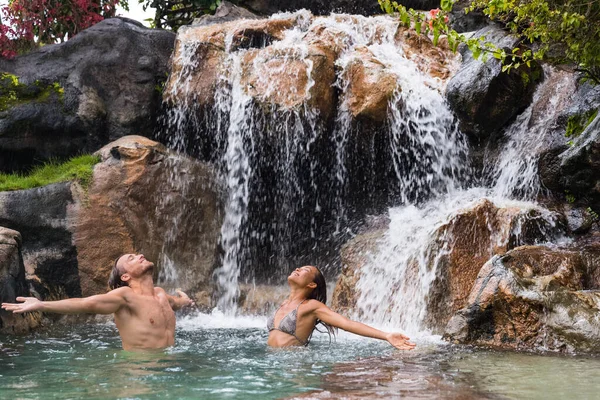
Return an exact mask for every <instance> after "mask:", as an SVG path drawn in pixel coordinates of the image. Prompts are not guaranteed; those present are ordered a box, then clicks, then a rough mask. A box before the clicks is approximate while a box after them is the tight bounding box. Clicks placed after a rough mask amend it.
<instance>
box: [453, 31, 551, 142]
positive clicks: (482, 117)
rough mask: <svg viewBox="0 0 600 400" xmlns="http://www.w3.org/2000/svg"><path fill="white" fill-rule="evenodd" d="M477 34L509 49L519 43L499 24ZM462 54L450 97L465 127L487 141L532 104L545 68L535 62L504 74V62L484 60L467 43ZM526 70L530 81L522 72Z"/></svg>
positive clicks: (474, 139) (474, 136) (477, 138)
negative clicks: (475, 56) (469, 48)
mask: <svg viewBox="0 0 600 400" xmlns="http://www.w3.org/2000/svg"><path fill="white" fill-rule="evenodd" d="M475 36H476V37H480V36H484V37H485V38H486V40H487V41H489V42H491V43H493V44H495V45H497V46H499V47H500V48H504V49H509V52H510V51H512V48H513V47H514V46H516V45H517V44H518V43H519V39H518V38H516V37H513V36H510V35H508V34H506V33H505V32H504V31H503V30H502V29H501V28H499V27H497V26H495V25H494V26H489V27H486V28H483V29H481V30H479V31H477V32H476V33H475ZM461 54H462V56H463V64H462V66H461V67H460V69H459V71H458V72H457V73H456V74H455V75H454V76H453V77H452V79H450V81H449V82H448V86H447V88H446V98H447V99H448V103H449V105H450V107H451V109H452V110H453V111H454V112H455V113H456V115H457V116H458V118H459V120H460V128H461V130H462V131H463V132H464V133H465V134H467V135H468V136H469V138H470V139H471V141H472V142H474V143H476V144H479V143H485V142H486V141H487V140H488V139H489V138H490V137H491V136H493V135H494V134H495V133H497V132H499V131H500V130H501V129H502V127H504V126H505V125H506V124H507V123H508V122H510V121H511V120H512V119H513V118H515V117H516V116H517V115H518V114H519V113H521V112H522V111H523V110H525V108H527V106H528V105H529V104H530V103H531V100H532V97H533V92H534V90H535V88H536V86H537V83H538V81H539V80H540V78H541V76H542V70H541V68H540V67H539V65H538V64H537V63H532V67H531V68H524V67H521V69H519V70H517V71H515V70H511V72H510V73H503V72H502V71H501V70H502V64H501V63H500V61H499V60H497V59H495V58H493V57H490V58H489V59H488V60H487V61H486V62H485V63H482V62H481V61H479V60H476V59H474V58H473V57H472V54H471V52H470V51H469V50H468V49H467V48H466V47H465V46H462V48H461ZM523 72H524V73H526V74H527V75H528V77H529V78H528V80H525V79H524V78H523V76H522V75H521V73H523Z"/></svg>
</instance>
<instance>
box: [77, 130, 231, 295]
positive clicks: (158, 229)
mask: <svg viewBox="0 0 600 400" xmlns="http://www.w3.org/2000/svg"><path fill="white" fill-rule="evenodd" d="M98 154H99V155H100V157H101V162H100V163H99V164H97V165H96V167H95V169H94V178H93V181H92V183H91V185H90V187H89V189H88V191H87V193H86V194H85V195H84V197H83V198H82V199H81V203H80V207H79V211H78V214H77V217H76V221H75V223H74V226H73V236H74V238H73V240H74V243H75V246H76V247H77V260H78V267H79V274H80V277H81V292H82V295H83V296H89V295H91V294H95V293H99V292H103V291H105V290H106V281H107V277H108V275H109V274H110V270H111V269H112V266H113V263H114V260H115V258H116V257H118V256H119V255H121V254H124V253H130V252H140V253H143V254H144V255H145V256H146V257H147V258H148V259H149V260H152V261H154V262H155V264H156V266H157V269H158V277H159V279H160V280H161V281H162V282H163V284H164V285H166V286H167V287H169V286H175V287H181V288H183V289H184V290H190V291H201V290H207V291H209V292H210V290H211V289H212V286H211V285H212V282H211V276H212V272H213V270H214V267H215V265H216V263H217V259H218V252H217V247H218V240H219V234H220V227H221V221H222V215H221V200H220V186H219V184H218V183H217V181H216V178H215V173H214V171H213V169H212V167H210V166H208V165H206V164H204V163H201V162H198V161H195V160H193V159H190V158H188V157H185V156H181V155H178V154H176V153H173V152H172V151H169V150H167V149H166V148H165V147H164V146H162V145H161V144H159V143H157V142H154V141H151V140H149V139H146V138H143V137H140V136H127V137H123V138H121V139H119V140H117V141H115V142H112V143H110V144H108V145H107V146H105V147H103V148H102V149H101V150H99V151H98ZM173 221H178V222H177V223H175V222H173Z"/></svg>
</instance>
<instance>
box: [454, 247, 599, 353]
mask: <svg viewBox="0 0 600 400" xmlns="http://www.w3.org/2000/svg"><path fill="white" fill-rule="evenodd" d="M598 268H600V246H598V243H593V244H590V245H583V246H573V247H570V248H569V247H567V248H558V247H552V248H551V247H545V246H523V247H519V248H516V249H514V250H512V251H509V252H508V253H506V254H505V255H503V256H498V257H494V258H493V259H491V260H490V261H488V262H487V263H486V264H485V265H484V266H483V268H482V269H481V271H480V272H479V274H478V276H477V280H476V281H475V284H474V285H473V289H472V290H471V293H470V295H469V298H468V301H467V304H466V306H465V307H464V308H462V309H461V310H459V311H458V312H457V313H456V315H454V316H453V317H452V319H451V320H450V321H449V322H448V325H447V327H446V332H445V334H444V337H445V338H446V339H448V340H451V341H455V342H460V343H469V344H476V345H484V346H497V347H502V348H510V349H518V350H551V351H563V352H574V351H593V352H598V351H599V350H600V323H599V322H598V319H597V315H598V312H599V311H600V291H598V289H600V285H599V283H600V282H598V280H597V270H598Z"/></svg>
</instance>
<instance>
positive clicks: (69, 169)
mask: <svg viewBox="0 0 600 400" xmlns="http://www.w3.org/2000/svg"><path fill="white" fill-rule="evenodd" d="M99 161H100V158H99V157H98V156H94V155H90V154H88V155H83V156H79V157H74V158H71V159H70V160H68V161H66V162H63V163H58V162H54V161H52V162H49V163H47V164H44V165H41V166H38V167H35V168H34V169H33V170H32V171H31V172H30V173H29V174H2V173H0V191H7V190H22V189H31V188H35V187H40V186H45V185H49V184H51V183H57V182H65V181H77V182H79V183H80V184H81V186H83V187H84V188H87V187H88V186H89V184H90V183H91V180H92V174H93V170H94V165H95V164H97V163H98V162H99Z"/></svg>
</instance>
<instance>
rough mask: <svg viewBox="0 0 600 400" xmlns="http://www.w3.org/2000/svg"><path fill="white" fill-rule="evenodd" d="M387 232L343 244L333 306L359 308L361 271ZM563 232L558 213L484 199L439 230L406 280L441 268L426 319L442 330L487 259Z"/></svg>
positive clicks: (369, 233) (372, 232)
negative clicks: (504, 204)
mask: <svg viewBox="0 0 600 400" xmlns="http://www.w3.org/2000/svg"><path fill="white" fill-rule="evenodd" d="M385 231H386V230H385V229H373V230H370V231H367V232H365V233H363V234H361V235H357V236H356V237H355V238H354V239H352V240H351V241H349V242H348V243H347V244H346V245H345V246H344V247H343V249H342V252H341V255H342V273H341V274H340V276H339V278H338V281H337V284H336V288H335V291H334V294H333V300H332V308H333V309H334V310H336V311H338V312H341V313H344V314H346V315H352V314H354V313H355V312H356V311H357V308H356V302H357V299H358V297H359V295H360V293H359V292H358V290H357V282H358V281H359V279H360V273H361V269H362V268H363V266H364V265H365V264H366V263H367V262H369V260H370V259H371V257H372V255H373V254H374V252H375V251H377V249H378V246H379V245H380V243H379V242H380V241H381V239H382V238H383V236H384V233H385ZM564 231H565V228H564V226H563V224H562V223H561V221H560V220H559V217H558V216H557V215H554V214H542V211H541V209H536V208H531V209H523V208H520V207H500V206H497V205H495V204H494V203H492V202H491V201H489V200H486V199H484V200H482V201H479V202H477V203H475V204H473V206H472V207H470V208H468V209H465V210H462V211H461V212H459V213H457V214H456V215H454V216H453V217H452V218H451V219H450V220H449V221H448V222H447V223H445V224H443V225H441V226H440V227H439V228H438V229H436V230H435V232H433V233H432V235H431V236H432V239H431V242H430V243H429V245H428V247H427V249H426V250H425V251H424V252H423V257H425V260H426V261H425V262H426V263H427V265H426V266H419V265H418V264H417V263H418V262H419V261H418V260H416V259H413V261H409V262H411V263H412V264H411V265H410V266H409V267H408V268H407V272H406V273H405V275H403V276H402V280H403V281H406V282H415V284H418V283H419V282H421V278H420V277H419V276H418V274H419V271H423V270H428V271H429V270H434V271H436V276H435V279H434V280H433V282H432V283H431V287H430V289H429V292H428V299H427V304H426V309H427V312H426V316H425V320H424V321H423V322H424V325H425V326H426V327H427V328H428V329H432V330H433V331H434V332H440V333H441V332H442V331H443V329H444V327H445V326H446V323H447V322H448V320H449V319H450V318H451V317H452V316H453V315H454V314H455V313H456V312H457V311H458V310H460V309H461V308H463V307H464V306H465V304H467V298H468V296H469V293H470V292H471V288H472V286H473V283H474V282H475V280H476V278H477V276H478V273H479V271H480V270H481V267H482V266H483V265H484V264H485V263H486V261H488V260H489V259H490V258H491V257H493V256H494V255H497V254H504V253H505V252H506V251H508V250H510V249H513V248H515V247H518V246H521V245H524V244H537V243H545V242H547V241H551V240H553V239H555V238H556V237H558V236H560V235H561V234H563V233H564ZM423 257H420V258H423ZM390 279H394V278H390ZM396 283H397V285H398V287H400V286H401V282H396V281H394V282H392V286H393V287H396V286H395V285H396ZM396 306H397V305H395V304H390V305H389V307H390V309H391V310H396V308H394V307H396ZM400 306H401V305H400Z"/></svg>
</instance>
